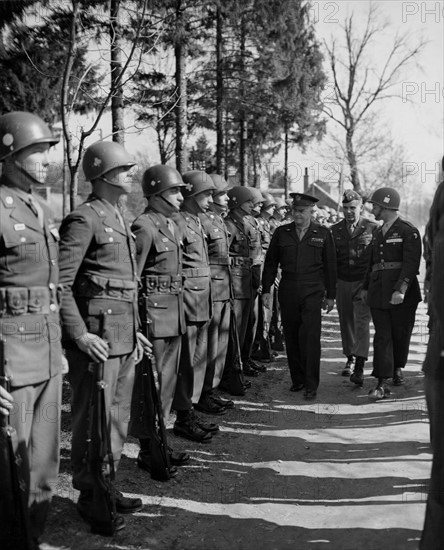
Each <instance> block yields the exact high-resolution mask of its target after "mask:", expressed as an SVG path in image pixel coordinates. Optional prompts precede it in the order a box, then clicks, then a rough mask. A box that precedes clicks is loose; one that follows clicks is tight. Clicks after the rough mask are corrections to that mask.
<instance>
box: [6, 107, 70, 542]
mask: <svg viewBox="0 0 444 550" xmlns="http://www.w3.org/2000/svg"><path fill="white" fill-rule="evenodd" d="M57 141H58V140H57V139H56V138H55V137H54V136H53V135H52V133H51V131H50V130H49V128H48V126H47V125H46V124H45V123H44V122H43V120H41V119H40V118H39V117H37V116H35V115H33V114H31V113H25V112H12V113H8V114H6V115H3V116H0V161H1V162H2V163H3V173H2V176H1V179H0V338H1V340H0V346H1V349H0V358H1V359H0V360H1V361H2V367H3V368H4V370H5V374H6V376H7V377H9V378H10V381H11V386H12V389H11V394H12V397H13V408H12V410H11V411H10V416H9V423H10V424H11V425H12V427H13V428H15V430H16V432H17V437H18V441H19V450H20V451H21V452H20V454H21V458H22V460H24V461H25V462H26V464H25V465H24V467H23V471H24V472H28V474H29V477H28V479H22V480H21V482H22V486H23V490H24V491H25V492H26V494H27V496H28V501H29V520H30V531H31V536H32V539H33V541H34V542H35V544H36V546H37V544H38V542H37V541H38V538H39V536H40V535H41V534H42V532H43V528H44V524H45V520H46V516H47V513H48V509H49V503H50V500H51V496H52V487H54V486H55V485H56V483H57V472H58V466H59V433H60V417H59V410H60V404H61V385H62V347H61V341H60V323H59V312H58V310H59V306H58V300H57V292H56V291H57V284H58V278H59V274H58V266H57V241H58V238H59V237H58V231H57V227H56V225H55V223H54V221H53V218H52V214H51V212H50V211H49V209H48V208H47V206H46V205H45V204H44V203H43V202H42V201H40V200H39V199H38V198H37V197H36V196H35V195H34V193H33V192H32V191H31V185H32V184H39V185H42V184H43V183H44V182H45V179H46V172H47V168H48V164H49V161H48V150H49V148H50V146H51V145H54V144H55V143H57ZM28 474H26V475H28ZM1 475H2V476H7V475H9V474H8V472H2V473H1ZM25 501H26V498H25ZM6 545H8V546H7V547H8V548H13V547H15V545H14V542H13V541H4V539H3V529H2V530H1V532H0V547H2V548H3V547H6Z"/></svg>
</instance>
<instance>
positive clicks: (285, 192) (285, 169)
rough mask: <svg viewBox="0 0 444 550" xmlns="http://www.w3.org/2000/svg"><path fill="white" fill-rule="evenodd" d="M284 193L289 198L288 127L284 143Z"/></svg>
mask: <svg viewBox="0 0 444 550" xmlns="http://www.w3.org/2000/svg"><path fill="white" fill-rule="evenodd" d="M284 195H285V198H286V199H288V128H285V143H284Z"/></svg>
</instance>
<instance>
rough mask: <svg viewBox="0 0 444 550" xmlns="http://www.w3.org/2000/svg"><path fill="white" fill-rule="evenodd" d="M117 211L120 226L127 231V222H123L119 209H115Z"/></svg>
mask: <svg viewBox="0 0 444 550" xmlns="http://www.w3.org/2000/svg"><path fill="white" fill-rule="evenodd" d="M114 210H115V211H116V218H117V219H118V220H119V223H120V225H121V226H122V227H123V229H125V222H124V221H123V216H122V214H121V213H120V210H119V209H118V208H114Z"/></svg>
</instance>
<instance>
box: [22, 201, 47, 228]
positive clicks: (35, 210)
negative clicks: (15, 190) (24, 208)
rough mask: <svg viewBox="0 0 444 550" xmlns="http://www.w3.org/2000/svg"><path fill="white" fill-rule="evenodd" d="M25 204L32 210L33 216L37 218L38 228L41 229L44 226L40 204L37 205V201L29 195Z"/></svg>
mask: <svg viewBox="0 0 444 550" xmlns="http://www.w3.org/2000/svg"><path fill="white" fill-rule="evenodd" d="M26 204H27V205H28V206H29V208H30V209H31V210H32V212H33V213H34V215H35V216H36V217H37V220H38V222H39V224H40V226H41V227H43V225H44V218H43V210H42V207H41V206H40V204H39V203H38V201H37V200H36V199H35V198H34V197H33V196H32V195H31V194H29V196H28V200H27V202H26Z"/></svg>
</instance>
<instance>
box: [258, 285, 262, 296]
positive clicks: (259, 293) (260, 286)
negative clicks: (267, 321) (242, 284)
mask: <svg viewBox="0 0 444 550" xmlns="http://www.w3.org/2000/svg"><path fill="white" fill-rule="evenodd" d="M257 293H258V295H259V296H260V295H261V294H262V285H259V288H258V289H257Z"/></svg>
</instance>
